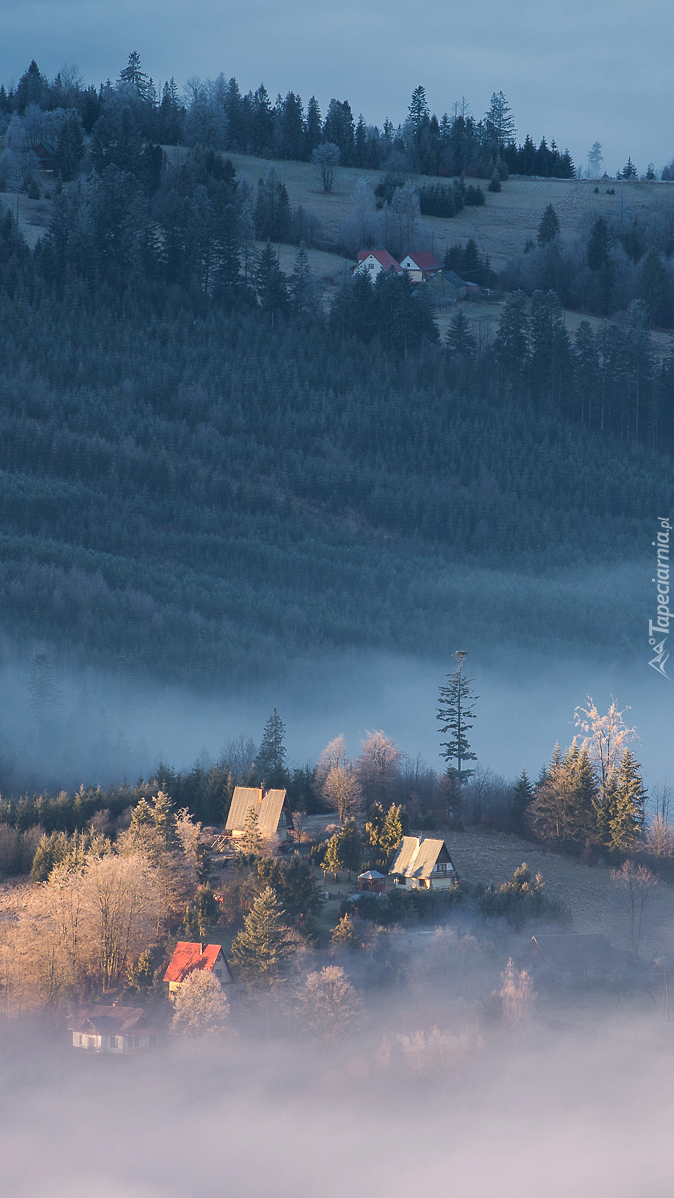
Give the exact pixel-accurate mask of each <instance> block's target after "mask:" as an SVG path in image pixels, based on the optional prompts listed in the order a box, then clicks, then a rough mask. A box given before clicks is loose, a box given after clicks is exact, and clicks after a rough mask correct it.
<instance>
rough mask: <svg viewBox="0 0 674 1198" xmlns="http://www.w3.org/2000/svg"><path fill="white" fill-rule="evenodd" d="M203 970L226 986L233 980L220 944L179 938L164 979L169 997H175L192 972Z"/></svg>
mask: <svg viewBox="0 0 674 1198" xmlns="http://www.w3.org/2000/svg"><path fill="white" fill-rule="evenodd" d="M195 970H203V971H205V972H206V973H210V974H212V975H213V977H214V978H215V979H216V980H217V981H218V982H219V983H220V985H221V986H227V985H229V984H231V983H232V982H233V981H234V978H233V977H232V975H231V973H230V971H229V965H228V964H227V962H226V960H225V954H224V953H223V951H222V945H221V944H200V943H199V941H198V940H195V941H192V940H179V941H178V943H177V944H176V946H175V948H174V950H173V956H172V957H171V960H170V961H169V963H168V966H167V969H166V973H165V974H164V981H165V982H168V995H169V998H175V995H176V992H177V991H178V990H179V989H180V987H181V986H182V984H183V982H184V981H186V979H187V978H188V977H189V976H190V974H191V973H194V972H195Z"/></svg>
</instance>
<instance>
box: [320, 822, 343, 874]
mask: <svg viewBox="0 0 674 1198" xmlns="http://www.w3.org/2000/svg"><path fill="white" fill-rule="evenodd" d="M321 868H322V870H323V873H324V874H325V873H329V874H332V876H333V878H334V879H335V882H337V881H338V880H339V873H340V870H342V869H345V868H346V864H345V862H344V859H343V857H342V844H341V841H340V838H339V832H335V834H334V836H331V837H330V839H329V841H328V843H327V844H326V846H325V852H324V854H323V863H322V866H321Z"/></svg>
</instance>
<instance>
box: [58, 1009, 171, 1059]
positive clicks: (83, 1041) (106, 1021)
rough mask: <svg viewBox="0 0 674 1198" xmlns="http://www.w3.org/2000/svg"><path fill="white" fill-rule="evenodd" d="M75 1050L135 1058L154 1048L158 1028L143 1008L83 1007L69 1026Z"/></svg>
mask: <svg viewBox="0 0 674 1198" xmlns="http://www.w3.org/2000/svg"><path fill="white" fill-rule="evenodd" d="M68 1031H69V1032H71V1033H72V1037H73V1048H79V1049H82V1050H83V1051H85V1052H96V1053H102V1052H107V1053H113V1054H114V1055H116V1056H134V1055H137V1054H138V1053H142V1052H145V1051H147V1050H148V1049H150V1048H154V1047H155V1045H156V1043H157V1029H156V1027H155V1025H154V1022H153V1020H152V1019H151V1018H150V1017H149V1016H148V1015H147V1014H146V1012H145V1011H144V1010H143V1008H142V1007H120V1006H118V1005H117V1003H113V1004H112V1006H109V1007H103V1006H98V1005H94V1006H91V1007H82V1008H81V1009H80V1010H79V1011H78V1012H77V1014H76V1015H75V1016H74V1018H73V1019H71V1021H70V1023H69V1024H68Z"/></svg>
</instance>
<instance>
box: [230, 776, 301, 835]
mask: <svg viewBox="0 0 674 1198" xmlns="http://www.w3.org/2000/svg"><path fill="white" fill-rule="evenodd" d="M285 797H286V792H285V790H267V791H264V790H263V789H262V787H261V786H259V787H256V786H237V787H235V790H234V794H233V795H232V802H231V806H230V808H229V814H228V816H227V823H226V824H225V829H226V831H228V832H242V831H243V829H244V827H245V824H246V816H247V815H248V811H249V808H250V807H255V808H256V810H257V826H258V828H259V830H260V833H261V835H262V836H275V835H276V832H277V830H278V822H279V820H280V818H281V812H282V810H283V804H284V802H285Z"/></svg>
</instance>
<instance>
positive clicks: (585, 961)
mask: <svg viewBox="0 0 674 1198" xmlns="http://www.w3.org/2000/svg"><path fill="white" fill-rule="evenodd" d="M529 948H530V949H531V951H532V953H533V954H534V956H536V957H542V958H543V959H544V961H545V963H546V964H547V965H552V966H554V967H555V968H556V969H575V970H584V969H597V968H598V967H601V966H603V965H608V964H609V963H610V962H611V960H612V959H613V949H612V948H611V944H610V942H609V941H608V940H607V938H606V936H603V935H601V933H599V932H587V933H576V932H559V933H553V934H551V935H547V936H545V935H539V936H532V937H531V940H530V942H529Z"/></svg>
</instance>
